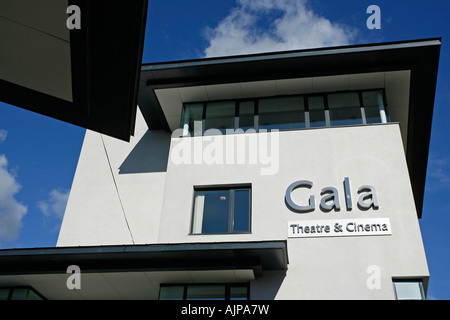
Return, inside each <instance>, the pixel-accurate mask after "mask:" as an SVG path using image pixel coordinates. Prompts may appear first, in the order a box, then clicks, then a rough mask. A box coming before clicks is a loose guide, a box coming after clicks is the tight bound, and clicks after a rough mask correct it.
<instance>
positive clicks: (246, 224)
mask: <svg viewBox="0 0 450 320" xmlns="http://www.w3.org/2000/svg"><path fill="white" fill-rule="evenodd" d="M250 191H251V190H250V188H249V187H239V188H214V189H196V190H195V192H194V212H193V219H192V231H191V232H192V234H217V233H245V232H250V204H251V192H250Z"/></svg>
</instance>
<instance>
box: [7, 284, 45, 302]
mask: <svg viewBox="0 0 450 320" xmlns="http://www.w3.org/2000/svg"><path fill="white" fill-rule="evenodd" d="M0 289H6V290H9V292H8V297H7V298H6V299H5V300H3V301H11V300H17V301H19V300H27V301H30V300H47V299H46V298H45V297H44V296H43V295H42V294H41V293H39V292H38V291H36V290H35V289H34V288H33V287H31V286H12V287H8V286H6V287H0ZM21 289H25V290H27V296H26V298H25V299H12V298H13V294H14V291H15V290H21ZM30 292H32V293H34V294H35V295H36V296H37V297H39V299H28V297H29V296H30Z"/></svg>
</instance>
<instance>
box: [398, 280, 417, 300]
mask: <svg viewBox="0 0 450 320" xmlns="http://www.w3.org/2000/svg"><path fill="white" fill-rule="evenodd" d="M394 286H395V293H396V295H397V299H398V300H422V299H424V297H423V295H422V283H421V282H419V281H399V282H394Z"/></svg>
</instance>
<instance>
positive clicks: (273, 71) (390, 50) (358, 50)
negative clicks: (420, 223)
mask: <svg viewBox="0 0 450 320" xmlns="http://www.w3.org/2000/svg"><path fill="white" fill-rule="evenodd" d="M440 47H441V39H440V38H430V39H421V40H412V41H399V42H389V43H377V44H365V45H353V46H342V47H331V48H318V49H308V50H296V51H284V52H273V53H264V54H253V55H240V56H230V57H219V58H206V59H197V60H185V61H175V62H163V63H151V64H144V65H143V66H142V68H141V79H140V88H139V107H140V109H141V111H142V113H143V115H144V118H145V120H146V122H147V124H148V127H149V128H150V129H154V130H169V125H168V123H167V120H166V118H165V116H164V113H163V111H162V108H161V106H160V104H159V102H158V99H157V97H156V94H155V90H156V89H162V88H181V87H189V86H197V85H211V84H225V83H233V82H246V81H261V80H274V79H290V78H302V77H312V76H330V75H341V74H357V73H369V72H382V71H400V70H410V71H411V79H410V104H409V115H408V117H409V119H408V137H407V146H406V158H407V162H408V168H409V173H410V178H411V183H412V187H413V193H414V199H415V203H416V208H417V212H418V216H419V217H421V215H422V206H423V196H424V190H425V179H426V171H427V162H428V150H429V142H430V134H431V122H432V118H433V107H434V98H435V90H436V81H437V73H438V65H439V55H440Z"/></svg>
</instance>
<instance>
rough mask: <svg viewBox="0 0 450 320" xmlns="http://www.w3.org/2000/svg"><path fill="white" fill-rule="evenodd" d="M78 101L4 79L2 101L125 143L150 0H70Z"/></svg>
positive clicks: (74, 85)
mask: <svg viewBox="0 0 450 320" xmlns="http://www.w3.org/2000/svg"><path fill="white" fill-rule="evenodd" d="M69 5H77V6H79V7H80V12H81V29H73V30H70V53H71V70H72V94H73V99H72V100H73V102H69V101H66V100H63V99H59V98H56V97H54V96H51V95H48V94H44V93H42V92H38V91H35V90H31V89H27V88H25V87H22V86H19V85H16V84H13V83H10V82H8V81H5V80H2V79H0V100H1V101H3V102H6V103H8V104H11V105H15V106H18V107H21V108H24V109H27V110H30V111H33V112H37V113H40V114H43V115H46V116H49V117H52V118H55V119H58V120H62V121H65V122H68V123H71V124H74V125H77V126H81V127H84V128H87V129H90V130H93V131H97V132H100V133H103V134H106V135H109V136H112V137H115V138H118V139H122V140H125V141H129V140H130V135H132V134H133V133H134V125H135V116H136V105H137V94H138V87H139V76H140V67H141V62H142V51H143V42H144V34H145V25H146V17H147V6H148V0H134V1H126V0H95V1H90V0H69Z"/></svg>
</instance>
